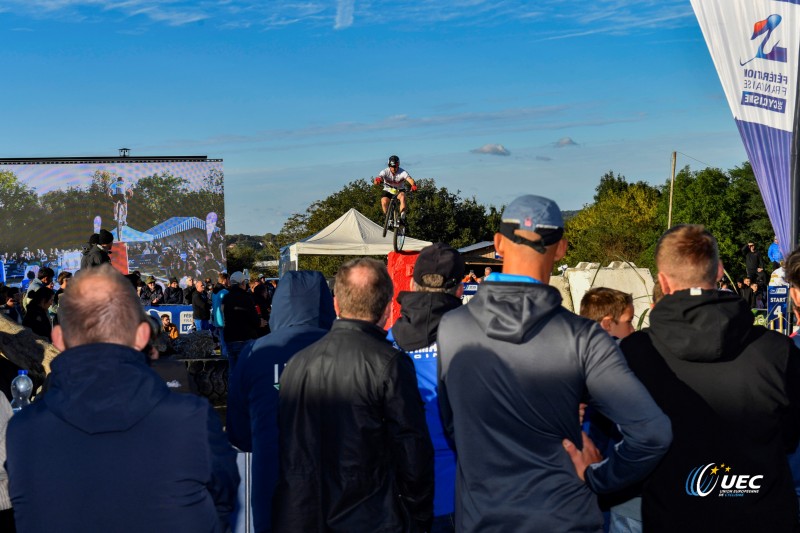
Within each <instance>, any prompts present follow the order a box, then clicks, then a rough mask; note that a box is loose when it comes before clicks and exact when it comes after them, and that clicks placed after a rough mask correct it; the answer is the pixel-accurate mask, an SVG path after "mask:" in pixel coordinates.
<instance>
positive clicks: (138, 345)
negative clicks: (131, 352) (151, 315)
mask: <svg viewBox="0 0 800 533" xmlns="http://www.w3.org/2000/svg"><path fill="white" fill-rule="evenodd" d="M150 332H151V329H150V324H148V323H147V322H142V323H141V324H139V325H138V326H137V327H136V337H135V338H134V341H133V348H134V349H135V350H141V349H142V348H144V347H145V346H147V343H149V342H150Z"/></svg>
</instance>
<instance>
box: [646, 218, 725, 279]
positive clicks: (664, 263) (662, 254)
mask: <svg viewBox="0 0 800 533" xmlns="http://www.w3.org/2000/svg"><path fill="white" fill-rule="evenodd" d="M656 267H657V268H658V272H659V273H663V274H664V275H665V276H667V277H668V278H669V281H670V283H669V289H670V290H669V292H670V293H671V292H674V291H678V290H683V289H690V288H694V287H699V288H702V289H713V288H714V287H715V286H716V283H717V275H718V272H719V268H720V262H719V248H718V247H717V240H716V239H715V238H714V236H713V235H711V233H709V232H708V231H706V229H705V228H704V227H703V226H702V225H699V224H682V225H679V226H674V227H672V228H670V229H668V230H667V231H666V232H665V233H664V234H663V235H662V236H661V238H660V239H659V240H658V244H657V245H656Z"/></svg>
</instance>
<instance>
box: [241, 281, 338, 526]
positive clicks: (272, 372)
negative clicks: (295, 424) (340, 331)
mask: <svg viewBox="0 0 800 533" xmlns="http://www.w3.org/2000/svg"><path fill="white" fill-rule="evenodd" d="M335 319H336V312H335V311H334V309H333V297H332V296H331V291H330V289H328V285H327V283H326V282H325V278H324V277H323V275H322V274H321V273H319V272H312V271H298V272H287V273H286V274H284V275H283V277H282V278H281V282H280V284H279V285H278V288H277V290H276V291H275V295H274V296H273V300H272V314H271V315H270V319H269V327H270V331H271V333H270V334H269V335H266V336H264V337H261V338H260V339H258V340H257V341H256V342H255V343H254V344H253V345H252V346H251V348H249V349H247V348H245V350H244V351H243V352H242V353H241V355H240V357H239V362H238V364H237V365H236V366H235V367H234V371H233V374H232V375H231V378H230V385H229V388H228V418H227V422H228V437H229V438H230V441H231V443H232V444H233V445H234V446H236V447H237V448H239V449H240V450H243V451H246V452H253V477H252V479H253V489H252V496H251V498H252V507H253V526H254V531H256V532H257V533H263V532H266V531H271V530H272V529H271V520H272V495H273V493H274V491H275V485H276V483H277V481H278V463H279V460H278V389H279V388H280V385H279V377H280V374H281V372H283V369H284V367H285V366H286V363H287V362H288V361H289V359H290V358H291V357H292V356H293V355H294V354H295V353H297V352H299V351H300V350H302V349H303V348H305V347H307V346H309V345H311V344H313V343H314V342H316V341H318V340H319V339H321V338H322V337H323V336H324V335H325V334H326V333H327V332H328V330H330V328H331V326H332V325H333V321H334V320H335Z"/></svg>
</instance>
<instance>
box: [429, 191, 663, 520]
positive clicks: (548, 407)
mask: <svg viewBox="0 0 800 533" xmlns="http://www.w3.org/2000/svg"><path fill="white" fill-rule="evenodd" d="M563 237H564V221H563V218H562V216H561V210H560V209H559V208H558V205H557V204H556V203H555V202H553V201H552V200H549V199H547V198H543V197H541V196H533V195H526V196H521V197H519V198H517V199H516V200H514V201H513V202H511V203H510V204H509V205H508V207H506V209H505V210H504V211H503V215H502V222H501V226H500V231H499V232H498V233H496V234H495V237H494V244H495V249H496V251H497V253H498V254H499V255H501V256H502V257H503V272H502V273H492V274H490V275H489V276H487V277H486V279H485V281H484V283H482V284H481V288H480V290H479V291H478V293H477V294H476V295H475V296H474V297H473V298H472V299H471V300H470V302H469V303H468V304H467V305H465V306H463V307H461V308H459V309H455V310H453V311H451V312H449V313H447V314H446V315H444V317H443V318H442V321H441V324H440V326H439V335H438V343H439V361H440V365H441V366H440V376H439V402H440V406H441V413H442V419H443V422H444V426H445V431H446V432H447V433H448V434H449V435H450V436H451V437H452V438H453V439H454V441H455V448H456V454H457V457H458V479H457V481H456V501H457V503H456V530H457V531H463V532H472V531H500V530H502V531H602V524H603V519H602V516H601V514H600V510H599V508H598V506H597V501H596V496H595V493H599V492H611V491H614V490H617V489H620V488H622V487H624V486H626V485H629V484H632V483H634V482H636V481H638V480H640V479H642V478H643V477H645V476H646V475H647V474H648V473H649V472H650V471H651V470H652V469H653V468H655V466H656V465H657V464H658V462H659V460H660V459H661V457H662V456H663V455H664V454H665V453H666V451H667V448H668V447H669V444H670V441H671V437H672V433H671V428H670V422H669V420H668V419H667V417H666V416H665V415H664V414H663V413H662V412H661V410H660V409H659V408H658V406H657V405H656V404H655V402H654V401H653V399H652V398H651V396H650V394H649V393H648V392H647V390H646V389H645V388H644V386H643V385H642V384H641V383H640V382H639V381H638V380H637V379H636V377H634V375H633V374H632V373H631V371H630V370H629V369H628V366H627V365H626V364H625V361H624V359H623V357H622V354H621V353H620V351H619V349H618V348H617V344H616V342H614V340H613V339H612V338H611V337H610V336H609V335H608V334H607V333H606V332H605V331H603V330H602V328H601V327H600V326H599V325H597V324H596V323H594V322H592V321H590V320H587V319H584V318H582V317H579V316H577V315H575V314H573V313H571V312H569V311H568V310H566V309H565V308H563V307H562V306H561V295H560V293H559V291H558V290H557V289H555V288H553V287H550V286H548V282H549V281H550V274H551V272H552V271H553V265H554V264H555V262H556V261H558V260H560V259H561V258H563V257H564V254H565V253H566V250H567V241H566V240H564V238H563ZM587 393H588V397H589V398H590V400H589V403H590V405H592V406H593V407H594V408H595V409H597V410H598V411H599V412H600V413H602V414H604V415H605V416H607V417H608V418H610V419H611V420H612V421H613V422H615V423H616V424H618V425H619V427H620V429H621V432H622V434H623V435H624V436H625V439H624V441H623V442H622V443H621V444H620V445H619V446H618V447H617V448H616V450H614V452H613V453H612V454H611V455H610V456H609V457H607V458H606V459H605V460H603V461H602V462H600V459H601V458H600V455H599V453H598V452H597V450H596V449H595V448H594V446H593V445H592V444H591V441H590V440H588V437H585V436H584V435H582V434H581V428H580V420H579V404H580V403H581V402H582V401H583V400H584V398H585V396H586V395H587ZM573 443H577V444H578V445H579V446H581V449H580V450H579V449H578V448H577V447H576V445H575V444H573Z"/></svg>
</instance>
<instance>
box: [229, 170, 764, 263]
mask: <svg viewBox="0 0 800 533" xmlns="http://www.w3.org/2000/svg"><path fill="white" fill-rule="evenodd" d="M418 186H419V190H418V191H417V193H416V194H415V195H414V196H413V197H412V199H411V200H410V212H409V225H410V232H409V234H410V235H411V236H413V237H415V238H419V239H423V240H428V241H432V242H436V241H443V242H447V243H449V244H451V245H452V246H454V247H456V248H459V247H464V246H468V245H471V244H475V243H477V242H480V241H488V240H492V238H493V235H494V233H495V232H496V231H497V230H498V229H499V226H500V214H501V213H502V210H503V206H492V205H484V204H481V203H479V202H478V201H477V200H476V199H475V198H474V197H473V198H466V199H465V198H462V197H461V196H460V191H456V192H451V191H448V190H447V189H446V188H443V187H442V188H439V187H437V186H436V184H435V182H434V180H432V179H424V180H422V179H421V180H418ZM669 186H670V184H669V181H666V182H665V183H663V184H662V185H651V184H649V183H647V182H644V181H629V180H628V179H627V178H626V177H625V176H623V175H621V174H615V173H614V172H613V171H609V172H607V173H606V174H604V175H603V176H601V177H600V181H599V183H598V185H597V187H596V189H595V195H594V198H593V202H592V203H590V204H587V205H585V206H583V208H582V209H580V210H578V211H576V212H569V213H565V215H569V216H567V217H565V218H566V224H565V226H566V228H565V230H566V237H567V239H568V240H569V243H570V246H569V249H568V252H567V256H566V257H565V259H564V261H562V264H566V265H568V266H575V265H576V264H577V263H579V262H583V261H586V262H592V263H600V264H601V265H607V264H608V263H610V262H612V261H627V262H630V263H634V264H636V265H637V266H640V267H646V268H650V269H651V270H652V271H653V272H655V261H654V254H655V245H656V242H657V241H658V238H659V237H660V236H661V234H662V233H663V232H664V230H666V229H667V219H668V211H669ZM532 192H533V193H535V191H532ZM379 198H380V189H379V188H377V187H373V186H372V185H371V183H370V182H368V181H367V180H364V179H357V180H354V181H352V182H350V183H348V184H346V185H345V186H344V187H343V188H342V189H341V190H339V191H337V192H335V193H333V194H331V195H330V196H328V197H327V198H325V199H323V200H319V201H316V202H314V203H313V204H311V205H310V206H309V207H308V209H306V211H305V212H303V213H295V214H294V215H292V216H291V217H289V219H288V220H287V221H286V223H285V224H284V225H283V228H282V229H281V231H280V232H279V233H278V234H277V235H273V234H267V235H266V236H265V237H264V239H263V244H264V246H263V248H260V249H258V250H256V249H253V248H248V247H246V246H242V245H235V246H233V248H232V249H230V250H229V255H228V260H229V262H230V261H231V260H233V261H235V262H236V265H237V266H239V267H241V268H248V265H250V267H251V266H252V263H253V262H254V261H257V260H262V261H263V260H267V259H276V258H277V257H278V254H279V248H280V247H281V246H284V245H288V244H292V243H294V242H297V241H298V240H300V239H303V238H306V237H309V236H311V235H313V234H314V233H316V232H318V231H320V230H322V229H323V228H325V227H326V226H327V225H328V224H330V223H331V222H333V221H334V220H336V219H337V218H339V217H340V216H341V215H343V214H344V213H345V212H346V211H347V210H348V209H350V208H351V207H355V208H356V209H358V210H359V211H360V212H361V213H363V214H364V215H365V216H367V217H368V218H370V219H371V220H373V221H375V222H376V223H379V224H382V218H383V216H382V213H381V209H380V201H379ZM684 223H687V224H688V223H691V224H703V225H704V226H706V228H708V230H709V231H711V232H712V233H713V234H714V236H715V237H716V238H717V240H718V242H719V247H720V255H721V258H722V260H723V263H724V264H725V267H726V269H727V271H728V272H729V273H730V275H731V276H737V277H738V276H740V275H742V274H743V272H744V264H743V261H742V258H741V256H740V249H741V247H742V245H743V244H744V243H746V242H748V241H753V242H755V243H757V245H758V251H759V252H760V253H761V254H762V255H764V261H765V262H766V249H767V246H768V245H769V244H770V243H771V242H772V237H773V230H772V226H771V224H770V222H769V218H768V217H767V212H766V208H765V207H764V202H763V200H762V199H761V194H760V193H759V190H758V185H757V184H756V180H755V175H754V174H753V170H752V168H751V167H750V164H749V163H747V162H745V163H743V164H742V165H741V166H738V167H735V168H733V169H730V170H728V171H727V172H725V171H723V170H721V169H718V168H705V169H702V170H697V171H693V170H691V168H689V167H688V166H687V167H684V168H683V169H682V170H680V172H678V173H677V175H676V177H675V187H674V194H673V211H672V224H673V225H675V224H684ZM346 259H347V258H343V257H325V256H318V257H302V258H301V265H300V266H301V268H304V269H315V270H320V271H322V272H323V273H325V274H326V275H328V276H331V275H333V274H334V273H335V272H336V269H337V268H338V266H339V265H340V264H341V263H342V262H343V261H344V260H346ZM229 267H230V264H229ZM262 271H264V273H266V274H268V275H276V274H277V272H276V271H274V270H270V269H267V270H264V269H262Z"/></svg>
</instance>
